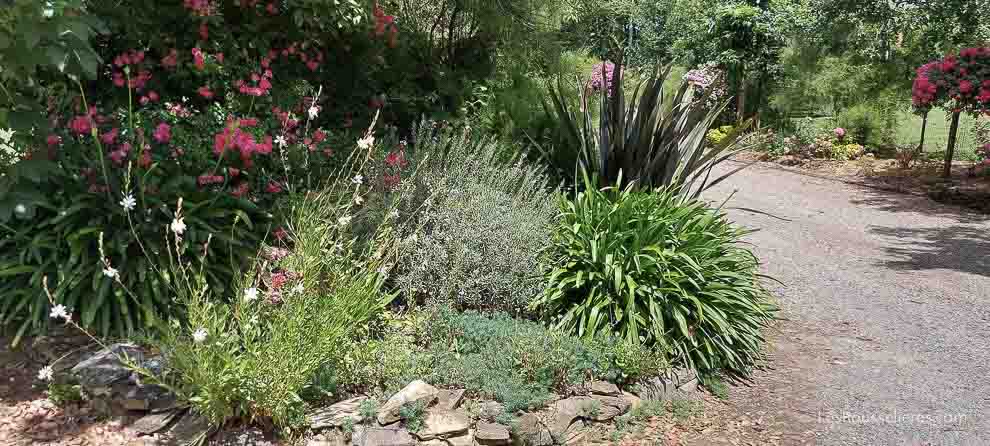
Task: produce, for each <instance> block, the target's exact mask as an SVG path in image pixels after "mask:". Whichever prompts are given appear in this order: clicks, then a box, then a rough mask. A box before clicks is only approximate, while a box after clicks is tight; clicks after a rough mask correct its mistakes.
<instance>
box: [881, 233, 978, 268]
mask: <svg viewBox="0 0 990 446" xmlns="http://www.w3.org/2000/svg"><path fill="white" fill-rule="evenodd" d="M870 232H872V233H874V234H877V235H880V236H883V237H888V238H890V239H894V240H890V244H891V245H890V246H888V247H886V248H884V251H886V252H887V253H888V254H890V255H892V256H894V257H895V258H894V259H891V260H884V261H882V262H880V264H882V265H883V266H886V267H888V268H892V269H895V270H902V271H918V270H928V269H951V270H956V271H962V272H967V273H970V274H978V275H981V276H988V277H990V227H982V228H981V227H978V226H962V225H953V226H947V227H929V228H900V227H873V228H871V229H870Z"/></svg>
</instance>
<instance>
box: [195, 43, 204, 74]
mask: <svg viewBox="0 0 990 446" xmlns="http://www.w3.org/2000/svg"><path fill="white" fill-rule="evenodd" d="M192 55H193V62H194V63H195V64H196V69H197V70H202V69H203V68H205V67H206V60H205V59H204V58H203V52H202V51H200V49H199V48H193V49H192Z"/></svg>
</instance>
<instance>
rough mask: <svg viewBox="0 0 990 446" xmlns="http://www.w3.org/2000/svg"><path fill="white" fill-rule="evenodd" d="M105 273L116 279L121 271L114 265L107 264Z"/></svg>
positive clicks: (104, 269)
mask: <svg viewBox="0 0 990 446" xmlns="http://www.w3.org/2000/svg"><path fill="white" fill-rule="evenodd" d="M103 275H104V276H107V277H109V278H111V279H116V278H117V276H119V275H120V272H119V271H117V268H114V267H112V266H107V267H106V268H103Z"/></svg>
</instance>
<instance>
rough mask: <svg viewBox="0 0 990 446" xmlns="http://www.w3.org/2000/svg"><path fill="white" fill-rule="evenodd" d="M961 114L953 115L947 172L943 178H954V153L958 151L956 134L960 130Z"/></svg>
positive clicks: (946, 160) (946, 163)
mask: <svg viewBox="0 0 990 446" xmlns="http://www.w3.org/2000/svg"><path fill="white" fill-rule="evenodd" d="M959 114H960V112H954V113H952V124H951V125H950V126H949V146H948V147H946V148H945V171H943V172H942V176H944V177H945V178H949V177H951V176H952V152H954V151H955V150H956V132H957V131H958V130H959Z"/></svg>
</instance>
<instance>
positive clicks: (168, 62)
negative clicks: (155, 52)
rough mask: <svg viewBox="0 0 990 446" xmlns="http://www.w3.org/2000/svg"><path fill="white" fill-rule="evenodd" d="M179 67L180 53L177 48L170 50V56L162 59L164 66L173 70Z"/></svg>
mask: <svg viewBox="0 0 990 446" xmlns="http://www.w3.org/2000/svg"><path fill="white" fill-rule="evenodd" d="M177 65H179V52H178V51H176V49H175V48H172V49H171V50H169V52H168V55H166V56H165V57H163V58H162V66H163V67H165V68H166V69H168V70H171V69H173V68H175V67H176V66H177Z"/></svg>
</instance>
